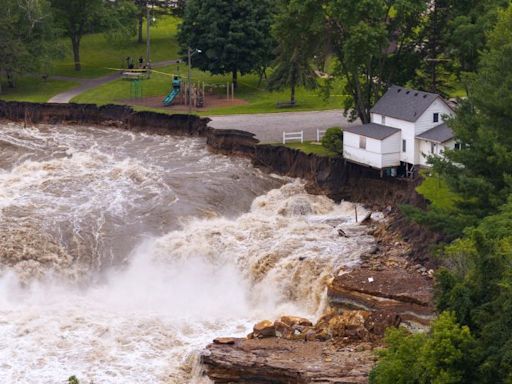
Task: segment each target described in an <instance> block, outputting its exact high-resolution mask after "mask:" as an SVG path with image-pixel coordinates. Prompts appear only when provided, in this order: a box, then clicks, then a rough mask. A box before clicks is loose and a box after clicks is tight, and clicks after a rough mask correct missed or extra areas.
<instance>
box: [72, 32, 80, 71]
mask: <svg viewBox="0 0 512 384" xmlns="http://www.w3.org/2000/svg"><path fill="white" fill-rule="evenodd" d="M71 44H72V46H73V59H74V61H75V71H81V70H82V65H81V64H80V37H79V36H72V37H71Z"/></svg>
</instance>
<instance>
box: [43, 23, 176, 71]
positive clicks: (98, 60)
mask: <svg viewBox="0 0 512 384" xmlns="http://www.w3.org/2000/svg"><path fill="white" fill-rule="evenodd" d="M179 22H180V21H179V19H178V18H176V17H173V16H161V17H160V18H159V20H157V22H156V24H155V26H152V27H151V61H152V62H153V63H154V62H157V61H163V60H171V59H177V58H178V43H177V41H176V33H177V27H178V24H179ZM145 32H146V27H145V26H144V41H145V39H146V37H145V36H146V35H145ZM62 43H63V45H64V49H65V51H64V54H65V56H64V58H62V59H60V60H58V61H56V62H55V63H54V68H53V71H52V74H53V75H60V76H70V77H79V78H80V77H81V78H93V77H99V76H103V75H108V74H109V73H112V70H110V69H107V68H122V67H123V66H125V65H126V62H125V59H126V57H127V56H131V57H132V58H134V59H137V58H138V57H139V56H143V57H146V44H145V43H144V44H139V43H138V42H137V36H132V37H130V38H129V39H127V40H126V41H117V40H116V41H111V40H109V39H107V38H106V37H105V35H103V34H99V33H98V34H91V35H86V36H84V37H83V39H82V42H81V45H80V57H81V63H82V70H81V71H80V72H77V71H75V70H74V63H73V55H72V50H71V42H70V40H69V39H63V41H62Z"/></svg>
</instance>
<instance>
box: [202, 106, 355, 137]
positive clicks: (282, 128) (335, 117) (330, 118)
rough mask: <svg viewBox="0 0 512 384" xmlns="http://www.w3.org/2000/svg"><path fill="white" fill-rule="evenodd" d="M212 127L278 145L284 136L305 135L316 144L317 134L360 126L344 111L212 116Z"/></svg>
mask: <svg viewBox="0 0 512 384" xmlns="http://www.w3.org/2000/svg"><path fill="white" fill-rule="evenodd" d="M210 119H211V120H212V121H211V122H210V126H211V127H213V128H217V129H240V130H242V131H248V132H252V133H254V134H256V138H257V139H259V140H260V141H261V142H262V143H276V142H281V141H282V140H283V132H300V131H304V140H306V141H311V140H316V130H317V129H319V130H325V129H327V128H331V127H348V126H353V125H357V124H359V123H358V122H354V123H349V122H348V121H347V119H346V118H345V117H343V111H342V110H331V111H312V112H284V113H262V114H255V115H229V116H212V117H210Z"/></svg>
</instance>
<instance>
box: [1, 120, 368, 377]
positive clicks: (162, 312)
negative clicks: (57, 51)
mask: <svg viewBox="0 0 512 384" xmlns="http://www.w3.org/2000/svg"><path fill="white" fill-rule="evenodd" d="M204 147H205V146H204V142H203V140H200V139H190V138H175V137H169V136H157V135H148V134H145V133H135V132H127V131H121V130H116V129H107V128H93V127H62V126H59V127H50V126H40V127H28V128H23V127H21V126H18V125H16V124H4V125H0V149H1V152H0V240H1V242H2V248H1V250H0V383H21V384H24V383H27V384H28V383H38V384H39V383H41V384H45V383H48V384H50V383H51V384H54V383H66V380H67V378H68V377H69V376H71V375H76V376H77V377H78V378H79V379H80V382H81V383H86V384H89V383H96V384H104V383H119V384H121V383H123V384H125V383H130V384H131V383H187V382H194V381H197V380H199V379H198V377H197V374H198V372H197V369H196V368H197V367H196V359H195V358H194V356H196V352H197V351H198V350H200V349H201V348H202V347H204V346H205V345H206V344H208V343H209V342H210V341H211V340H212V339H213V338H215V337H217V336H243V335H245V334H247V333H248V332H250V329H251V326H252V324H254V322H256V321H259V320H262V319H265V318H268V319H274V318H276V317H277V316H279V315H282V314H291V315H303V316H308V317H314V316H315V315H316V314H317V313H318V311H319V310H320V309H321V306H322V302H323V299H324V298H325V292H324V287H325V282H326V281H327V280H328V279H329V278H330V277H331V276H332V275H333V273H335V272H336V271H338V270H339V269H341V268H344V267H348V266H351V265H353V264H355V263H357V262H358V261H359V256H360V255H361V254H362V253H364V252H367V251H368V250H369V249H370V248H371V247H372V246H373V245H374V239H373V238H372V237H371V236H369V235H368V234H367V233H366V228H365V227H364V226H359V225H358V224H356V223H355V222H354V210H355V209H356V207H355V206H354V205H353V204H351V203H347V202H345V203H342V204H339V205H338V204H335V203H334V202H332V201H331V200H329V199H328V198H326V197H324V196H312V195H308V194H307V193H306V191H305V189H304V185H303V183H302V182H300V181H298V180H284V179H282V178H278V177H274V176H271V175H266V174H263V173H262V172H260V171H258V170H256V169H254V168H253V167H252V166H251V165H250V163H249V162H247V161H245V160H241V159H231V158H228V157H225V156H218V155H212V154H209V153H208V152H207V151H206V150H205V148H204ZM357 209H358V214H359V217H363V216H364V215H365V213H366V212H365V211H364V209H363V208H362V207H357ZM340 228H342V229H343V231H344V232H345V233H347V234H348V237H346V238H345V237H340V236H339V233H338V229H340Z"/></svg>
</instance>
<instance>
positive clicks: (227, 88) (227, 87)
mask: <svg viewBox="0 0 512 384" xmlns="http://www.w3.org/2000/svg"><path fill="white" fill-rule="evenodd" d="M226 91H227V97H228V100H229V83H227V84H226Z"/></svg>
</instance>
